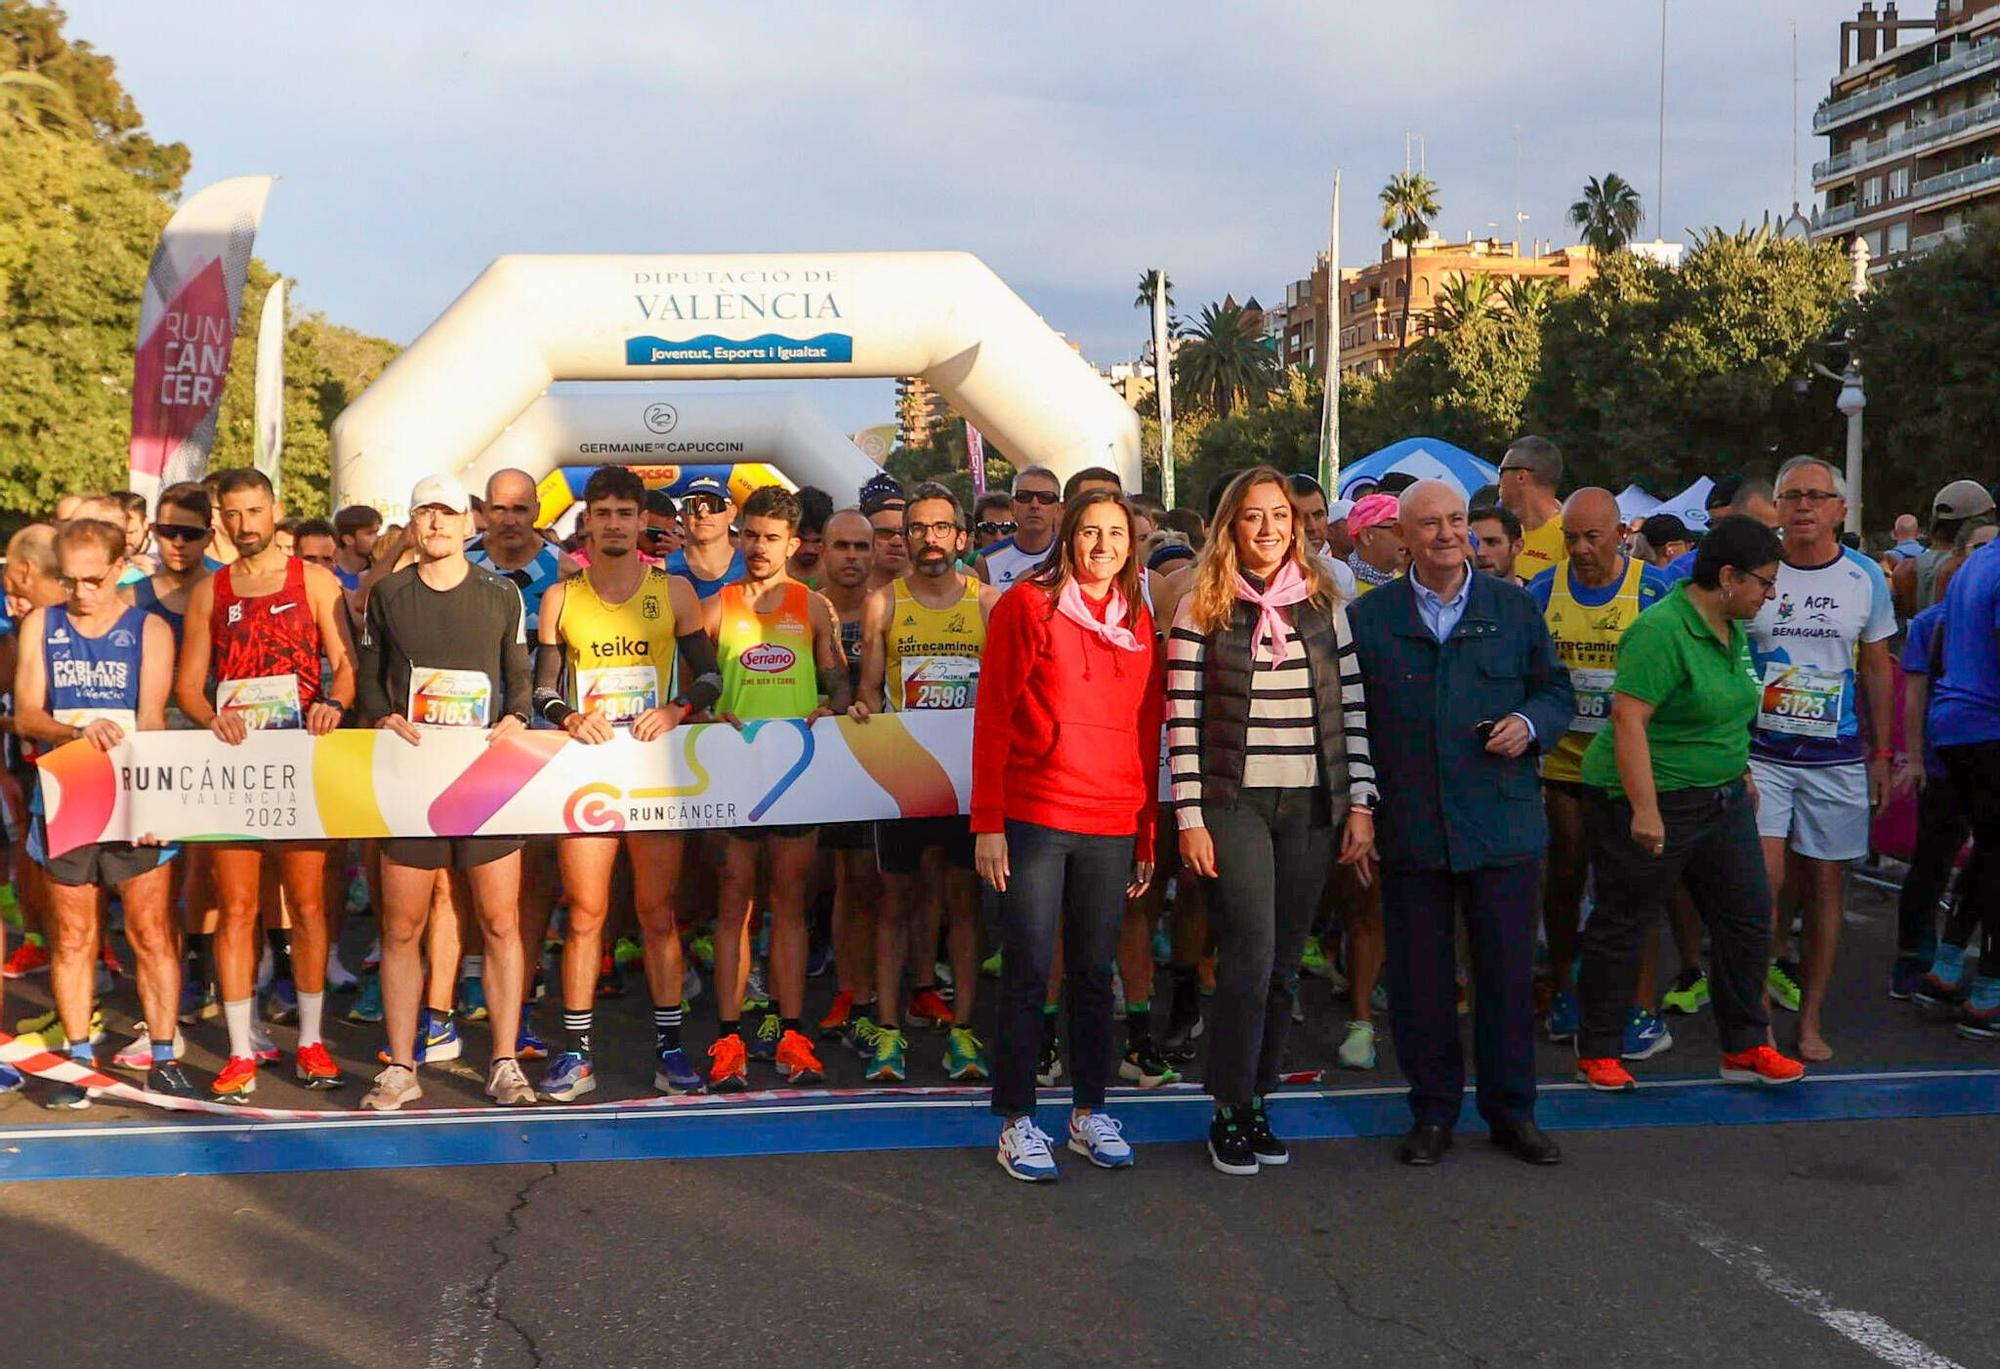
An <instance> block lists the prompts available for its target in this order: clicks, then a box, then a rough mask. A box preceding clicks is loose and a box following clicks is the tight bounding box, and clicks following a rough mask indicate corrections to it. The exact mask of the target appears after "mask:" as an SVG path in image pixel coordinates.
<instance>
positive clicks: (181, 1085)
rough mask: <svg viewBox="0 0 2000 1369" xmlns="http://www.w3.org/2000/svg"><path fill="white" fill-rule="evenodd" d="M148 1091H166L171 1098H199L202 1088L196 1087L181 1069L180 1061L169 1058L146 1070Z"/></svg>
mask: <svg viewBox="0 0 2000 1369" xmlns="http://www.w3.org/2000/svg"><path fill="white" fill-rule="evenodd" d="M146 1091H147V1092H148V1093H164V1094H165V1095H167V1097H169V1098H199V1097H201V1090H200V1089H199V1088H197V1087H195V1084H194V1081H193V1080H191V1079H189V1078H188V1077H187V1075H186V1073H184V1072H183V1071H182V1069H181V1064H180V1061H178V1060H168V1061H164V1062H162V1063H161V1064H158V1065H154V1066H152V1067H151V1068H150V1069H148V1070H147V1071H146Z"/></svg>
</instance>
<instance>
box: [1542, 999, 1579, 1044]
mask: <svg viewBox="0 0 2000 1369" xmlns="http://www.w3.org/2000/svg"><path fill="white" fill-rule="evenodd" d="M1581 1016H1582V1014H1581V1013H1579V1012H1578V1010H1577V1006H1576V995H1575V994H1573V993H1571V992H1570V991H1569V990H1568V989H1561V990H1558V991H1557V993H1556V996H1555V997H1554V998H1553V999H1551V1000H1550V1001H1549V1020H1548V1033H1549V1040H1551V1041H1556V1042H1562V1041H1574V1040H1576V1029H1577V1025H1578V1020H1579V1018H1580V1017H1581Z"/></svg>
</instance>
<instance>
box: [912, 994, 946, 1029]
mask: <svg viewBox="0 0 2000 1369" xmlns="http://www.w3.org/2000/svg"><path fill="white" fill-rule="evenodd" d="M903 1019H904V1020H905V1021H906V1022H908V1023H909V1024H910V1025H911V1026H913V1027H949V1026H951V1025H952V1023H953V1021H954V1020H955V1019H954V1017H953V1013H952V1006H951V1004H949V1003H947V1002H945V1001H944V998H943V997H942V996H941V995H940V994H939V993H938V991H937V990H936V989H925V990H924V991H923V992H922V993H919V994H916V995H914V996H912V997H911V999H910V1006H909V1009H908V1010H907V1011H906V1012H904V1014H903Z"/></svg>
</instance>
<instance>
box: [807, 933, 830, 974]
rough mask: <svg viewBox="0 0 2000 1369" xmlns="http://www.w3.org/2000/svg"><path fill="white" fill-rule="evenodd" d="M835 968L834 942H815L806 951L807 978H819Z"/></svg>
mask: <svg viewBox="0 0 2000 1369" xmlns="http://www.w3.org/2000/svg"><path fill="white" fill-rule="evenodd" d="M832 968H833V943H832V942H830V941H820V942H815V943H814V944H813V947H812V949H811V950H810V951H808V952H807V953H806V978H807V979H818V978H820V977H821V976H822V975H824V974H825V973H826V972H827V971H828V970H831V969H832Z"/></svg>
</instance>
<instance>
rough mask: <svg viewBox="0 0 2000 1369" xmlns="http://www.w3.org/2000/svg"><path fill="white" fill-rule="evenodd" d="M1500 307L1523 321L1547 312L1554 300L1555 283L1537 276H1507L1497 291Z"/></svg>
mask: <svg viewBox="0 0 2000 1369" xmlns="http://www.w3.org/2000/svg"><path fill="white" fill-rule="evenodd" d="M1497 295H1498V298H1499V303H1500V307H1501V308H1502V309H1505V310H1506V311H1507V312H1508V313H1509V314H1512V315H1513V316H1514V317H1515V318H1517V319H1520V320H1522V321H1523V322H1533V321H1534V320H1535V319H1538V318H1540V317H1541V316H1542V315H1544V314H1546V313H1548V311H1549V306H1550V305H1551V304H1554V303H1555V302H1556V283H1555V282H1554V281H1552V280H1548V279H1545V278H1542V277H1538V276H1509V277H1508V278H1507V279H1506V280H1504V281H1502V282H1501V283H1500V288H1499V290H1498V292H1497Z"/></svg>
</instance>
